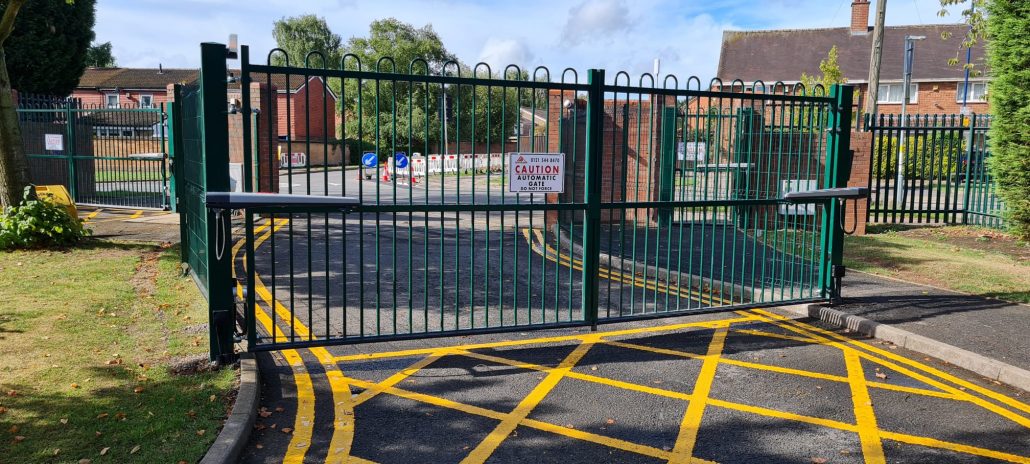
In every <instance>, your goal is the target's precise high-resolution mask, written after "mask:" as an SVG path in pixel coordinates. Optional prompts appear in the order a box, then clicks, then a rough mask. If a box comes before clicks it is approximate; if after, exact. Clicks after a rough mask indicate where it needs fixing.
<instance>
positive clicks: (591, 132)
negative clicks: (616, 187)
mask: <svg viewBox="0 0 1030 464" xmlns="http://www.w3.org/2000/svg"><path fill="white" fill-rule="evenodd" d="M587 85H589V86H590V89H589V90H588V91H587V133H586V147H585V148H586V150H585V151H586V160H585V164H586V165H585V169H584V176H583V183H584V184H585V185H584V192H586V194H585V195H584V197H585V198H584V202H585V203H586V218H585V219H586V221H585V223H584V224H583V315H584V319H585V320H586V322H587V323H589V324H590V325H591V327H592V328H593V329H594V330H597V306H598V288H597V272H598V267H599V266H600V254H601V243H600V239H601V152H602V148H601V147H602V137H603V128H604V119H603V116H604V70H603V69H590V70H587ZM573 124H575V121H573ZM572 168H573V170H575V166H573V167H572ZM573 179H575V176H573Z"/></svg>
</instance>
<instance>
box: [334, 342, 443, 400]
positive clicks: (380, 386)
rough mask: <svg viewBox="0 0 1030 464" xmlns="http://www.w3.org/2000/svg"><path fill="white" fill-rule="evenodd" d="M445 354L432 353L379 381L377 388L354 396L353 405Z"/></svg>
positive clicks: (398, 381) (368, 398)
mask: <svg viewBox="0 0 1030 464" xmlns="http://www.w3.org/2000/svg"><path fill="white" fill-rule="evenodd" d="M443 356H444V354H443V353H436V354H432V355H430V356H428V357H425V358H422V359H420V360H419V361H418V362H416V363H414V364H412V365H411V366H408V367H407V368H405V369H404V370H402V371H400V372H398V373H396V374H393V375H391V376H390V377H387V378H386V379H385V380H383V381H382V382H379V383H377V384H376V387H375V388H370V389H367V390H365V391H363V392H361V393H360V394H359V395H357V396H355V397H354V398H352V399H351V402H352V403H353V405H354V406H355V407H357V406H358V405H360V404H361V403H364V402H366V401H368V400H370V399H372V398H373V397H374V396H376V395H378V394H379V393H382V392H383V391H384V390H385V389H386V388H389V387H392V386H394V385H397V384H399V383H401V382H403V381H404V379H407V378H408V377H410V376H411V375H412V374H414V373H415V372H418V371H419V370H420V369H422V368H424V367H426V366H428V365H430V364H432V363H433V362H434V361H436V360H438V359H440V358H442V357H443Z"/></svg>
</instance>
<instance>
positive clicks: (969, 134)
mask: <svg viewBox="0 0 1030 464" xmlns="http://www.w3.org/2000/svg"><path fill="white" fill-rule="evenodd" d="M962 117H963V118H969V126H968V127H966V175H965V176H964V177H963V179H962V180H963V181H964V182H965V186H964V188H963V189H962V224H963V225H965V224H969V194H970V191H969V190H970V188H969V187H970V185H971V182H970V178H969V176H970V174H972V167H973V154H974V153H975V151H974V148H973V146H974V145H975V143H974V142H975V141H976V136H975V135H973V134H975V133H976V114H975V113H974V114H973V115H972V116H966V115H963V116H962Z"/></svg>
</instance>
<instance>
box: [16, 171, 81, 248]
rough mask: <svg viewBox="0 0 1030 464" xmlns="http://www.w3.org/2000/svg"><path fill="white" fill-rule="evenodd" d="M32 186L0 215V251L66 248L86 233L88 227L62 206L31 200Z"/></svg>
mask: <svg viewBox="0 0 1030 464" xmlns="http://www.w3.org/2000/svg"><path fill="white" fill-rule="evenodd" d="M31 189H32V187H31V186H30V187H27V188H26V189H25V199H24V200H23V201H22V202H21V204H20V205H18V206H12V207H8V208H6V209H4V211H3V213H2V214H0V250H9V249H14V248H45V247H66V246H69V245H74V244H75V243H77V242H78V241H79V240H82V239H83V238H86V237H88V236H89V234H90V231H89V229H86V228H85V227H83V226H82V222H81V221H79V220H78V219H76V218H73V217H71V215H69V214H68V212H67V211H66V210H65V209H64V207H62V206H60V205H57V204H54V203H51V202H49V201H46V200H38V199H33V198H32V196H31V192H32V190H31Z"/></svg>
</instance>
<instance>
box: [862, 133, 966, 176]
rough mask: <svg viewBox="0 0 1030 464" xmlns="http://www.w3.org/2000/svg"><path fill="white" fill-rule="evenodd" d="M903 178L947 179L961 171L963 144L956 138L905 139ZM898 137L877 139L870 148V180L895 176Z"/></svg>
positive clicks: (959, 138)
mask: <svg viewBox="0 0 1030 464" xmlns="http://www.w3.org/2000/svg"><path fill="white" fill-rule="evenodd" d="M905 145H906V147H907V150H905V177H906V178H908V179H926V180H933V179H936V180H948V179H950V178H951V176H953V175H955V174H961V173H963V172H964V170H965V164H964V163H965V158H964V156H963V154H964V153H965V150H964V145H965V142H964V141H963V140H962V138H961V137H959V136H958V135H942V136H937V137H932V138H931V137H922V136H919V137H908V138H906V140H905ZM898 148H899V147H898V137H892V136H886V135H884V136H880V140H877V141H876V147H874V148H873V159H875V160H876V163H875V165H874V166H873V177H874V178H877V179H893V178H894V177H895V175H896V173H897V164H898V161H897V160H898Z"/></svg>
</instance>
